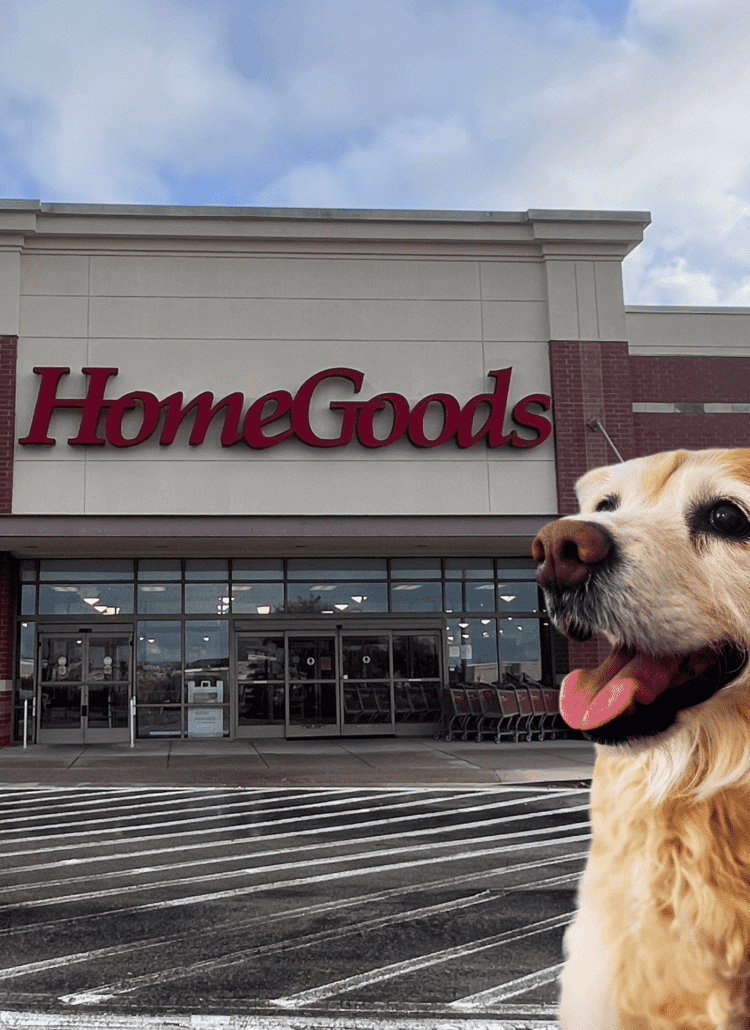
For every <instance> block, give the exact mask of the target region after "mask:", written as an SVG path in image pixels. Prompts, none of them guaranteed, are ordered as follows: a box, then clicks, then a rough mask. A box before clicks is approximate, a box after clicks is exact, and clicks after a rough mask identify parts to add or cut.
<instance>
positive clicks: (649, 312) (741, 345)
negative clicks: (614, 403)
mask: <svg viewBox="0 0 750 1030" xmlns="http://www.w3.org/2000/svg"><path fill="white" fill-rule="evenodd" d="M625 318H626V323H627V331H628V340H629V342H630V353H631V354H641V355H673V356H675V357H676V356H678V355H682V356H685V357H689V356H696V357H697V356H699V355H711V356H712V357H738V358H739V357H748V356H749V355H750V308H729V307H727V308H698V307H696V308H690V307H674V308H664V307H628V308H626V310H625Z"/></svg>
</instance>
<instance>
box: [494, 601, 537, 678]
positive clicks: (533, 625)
mask: <svg viewBox="0 0 750 1030" xmlns="http://www.w3.org/2000/svg"><path fill="white" fill-rule="evenodd" d="M499 634H500V667H501V670H502V672H503V674H507V673H510V674H511V675H514V676H519V675H521V674H525V675H526V676H529V677H530V678H531V679H533V680H536V681H537V682H541V679H542V653H541V647H540V639H539V620H538V619H519V618H517V617H515V616H514V617H512V618H505V619H500V620H499Z"/></svg>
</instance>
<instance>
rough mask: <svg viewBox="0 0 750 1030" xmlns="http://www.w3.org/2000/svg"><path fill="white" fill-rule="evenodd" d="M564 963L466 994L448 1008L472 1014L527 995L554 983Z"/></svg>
mask: <svg viewBox="0 0 750 1030" xmlns="http://www.w3.org/2000/svg"><path fill="white" fill-rule="evenodd" d="M564 965H565V963H564V962H558V964H557V965H556V966H547V968H546V969H538V970H537V971H536V973H529V974H528V975H527V976H519V977H517V978H516V979H515V980H509V981H508V982H507V983H504V984H498V986H497V987H490V988H489V989H488V990H486V991H478V992H477V993H476V994H467V996H466V997H465V998H458V999H457V1000H456V1001H453V1002H451V1003H450V1005H449V1006H448V1007H449V1008H452V1009H458V1010H459V1011H460V1012H472V1011H473V1010H475V1009H480V1010H481V1009H486V1008H487V1007H488V1006H489V1005H494V1004H495V1003H497V1002H499V1001H506V1000H507V999H508V998H517V997H518V996H519V994H528V992H529V991H533V990H536V988H537V987H544V986H545V984H551V983H555V981H557V980H558V979H559V977H560V973H561V972H562V969H563V966H564Z"/></svg>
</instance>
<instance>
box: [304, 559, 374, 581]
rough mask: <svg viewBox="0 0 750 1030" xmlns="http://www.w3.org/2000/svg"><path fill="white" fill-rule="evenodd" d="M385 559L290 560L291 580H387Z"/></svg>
mask: <svg viewBox="0 0 750 1030" xmlns="http://www.w3.org/2000/svg"><path fill="white" fill-rule="evenodd" d="M386 568H387V566H386V560H385V558H326V559H320V560H318V559H311V558H290V559H289V561H288V562H287V575H288V577H289V579H309V578H311V577H312V576H314V577H315V578H316V579H318V580H320V581H324V580H326V579H385V578H386Z"/></svg>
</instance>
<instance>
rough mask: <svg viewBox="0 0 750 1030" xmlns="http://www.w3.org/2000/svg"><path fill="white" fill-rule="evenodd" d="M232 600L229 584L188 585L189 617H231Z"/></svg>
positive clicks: (187, 602)
mask: <svg viewBox="0 0 750 1030" xmlns="http://www.w3.org/2000/svg"><path fill="white" fill-rule="evenodd" d="M230 604H231V598H230V594H229V584H228V583H186V584H185V613H186V614H187V615H212V614H217V615H229V611H230Z"/></svg>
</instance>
